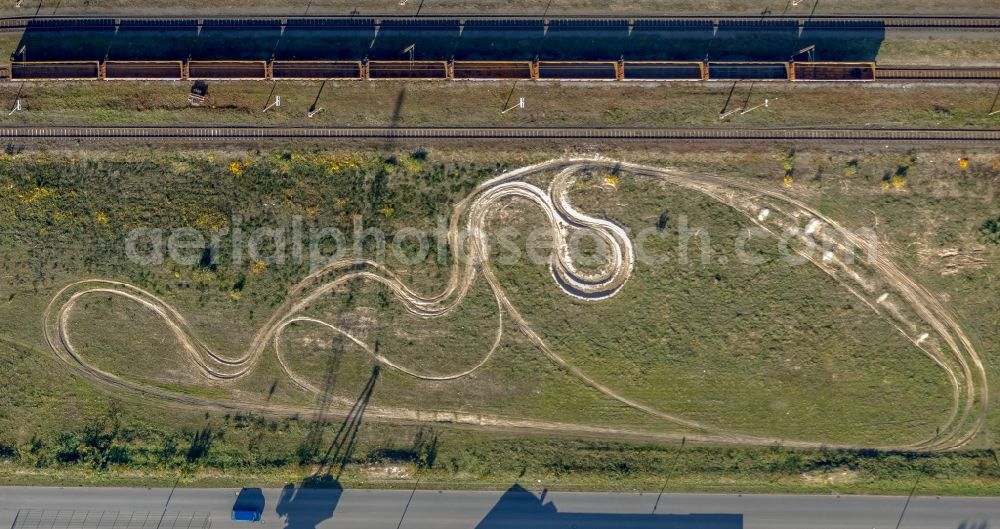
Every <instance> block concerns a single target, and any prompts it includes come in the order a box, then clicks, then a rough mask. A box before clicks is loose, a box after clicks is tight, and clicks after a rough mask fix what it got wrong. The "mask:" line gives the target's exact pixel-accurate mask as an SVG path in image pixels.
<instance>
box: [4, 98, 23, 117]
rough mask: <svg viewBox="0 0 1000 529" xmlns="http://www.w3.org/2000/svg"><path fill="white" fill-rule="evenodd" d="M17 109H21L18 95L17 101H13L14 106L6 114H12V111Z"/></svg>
mask: <svg viewBox="0 0 1000 529" xmlns="http://www.w3.org/2000/svg"><path fill="white" fill-rule="evenodd" d="M18 110H21V98H20V97H19V98H17V101H15V102H14V108H12V109H10V114H7V115H8V116H12V115H14V112H17V111H18Z"/></svg>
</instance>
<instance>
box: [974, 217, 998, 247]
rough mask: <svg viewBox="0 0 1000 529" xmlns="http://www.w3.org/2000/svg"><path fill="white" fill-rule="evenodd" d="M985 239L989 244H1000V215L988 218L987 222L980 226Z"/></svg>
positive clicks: (980, 231)
mask: <svg viewBox="0 0 1000 529" xmlns="http://www.w3.org/2000/svg"><path fill="white" fill-rule="evenodd" d="M979 233H980V234H982V237H983V241H985V242H986V243H988V244H1000V217H994V218H992V219H986V222H984V223H983V225H982V226H980V227H979Z"/></svg>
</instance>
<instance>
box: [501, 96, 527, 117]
mask: <svg viewBox="0 0 1000 529" xmlns="http://www.w3.org/2000/svg"><path fill="white" fill-rule="evenodd" d="M515 108H521V109H523V108H524V98H523V97H522V98H519V99H518V100H517V104H516V105H514V106H512V107H510V108H508V109H506V110H501V111H500V113H501V114H506V113H508V112H510V111H511V110H514V109H515Z"/></svg>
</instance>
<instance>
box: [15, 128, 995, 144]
mask: <svg viewBox="0 0 1000 529" xmlns="http://www.w3.org/2000/svg"><path fill="white" fill-rule="evenodd" d="M59 138H67V139H91V138H92V139H134V140H142V139H169V138H176V139H197V140H205V141H213V140H220V141H224V140H259V139H294V138H302V139H417V140H424V139H469V140H477V139H483V140H492V139H512V140H546V139H552V140H657V141H686V140H691V141H845V142H853V141H873V142H1000V129H996V130H991V129H975V130H946V129H850V128H840V129H796V128H777V129H764V128H588V127H533V128H519V127H266V126H148V127H129V126H116V127H96V126H6V127H0V140H3V141H10V140H17V139H59Z"/></svg>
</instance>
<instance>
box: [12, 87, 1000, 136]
mask: <svg viewBox="0 0 1000 529" xmlns="http://www.w3.org/2000/svg"><path fill="white" fill-rule="evenodd" d="M321 87H322V90H321ZM188 90H189V83H186V82H172V83H170V82H168V83H153V82H127V83H126V82H94V83H66V82H64V83H25V84H24V86H23V87H22V86H21V85H20V84H14V83H11V84H4V85H0V101H8V100H9V101H13V100H14V98H15V95H16V94H17V93H18V91H20V93H21V100H22V108H23V109H24V110H23V111H21V112H16V113H14V115H13V116H10V117H5V118H4V119H3V122H5V123H19V124H28V123H30V124H39V125H41V124H87V123H94V124H109V125H110V124H123V125H130V124H141V123H157V124H218V123H245V124H269V125H282V124H300V125H362V126H363V125H378V126H391V125H410V126H414V125H483V126H520V125H543V126H545V125H547V126H560V125H581V126H584V125H590V126H638V127H646V126H729V127H733V126H805V127H809V126H816V127H822V126H870V127H941V128H962V127H970V128H989V127H991V126H993V125H995V123H996V119H995V116H987V114H988V112H989V109H990V107H991V105H992V104H993V102H994V96H995V95H996V89H995V87H992V86H989V85H965V86H922V85H909V86H905V87H901V86H898V85H897V86H887V85H864V86H862V85H848V86H844V85H840V86H830V85H794V86H793V85H788V84H784V83H781V84H769V83H757V84H756V85H753V86H752V87H751V85H750V84H749V83H744V84H740V85H738V86H736V87H735V89H733V85H731V84H722V83H713V84H710V85H694V84H683V83H682V84H669V85H655V84H646V85H631V84H629V85H622V84H615V85H608V84H601V83H592V84H578V83H564V84H559V83H518V84H516V85H515V84H514V83H476V82H464V83H463V82H455V83H444V84H438V83H433V82H423V83H406V84H398V83H394V82H386V83H382V82H368V83H362V82H336V83H335V82H328V83H326V84H325V85H321V83H319V82H315V83H310V82H282V83H278V84H274V83H271V82H264V81H252V82H250V81H244V82H235V81H234V82H210V83H209V93H210V98H211V99H210V105H211V106H210V107H201V108H194V107H191V106H190V105H189V103H188V101H187V93H188ZM731 91H732V98H731V100H730V101H729V104H728V106H727V104H726V103H727V99H729V96H730V92H731ZM274 94H277V95H280V96H281V98H282V105H281V107H280V108H275V109H272V110H269V111H268V112H266V113H264V112H262V111H261V110H262V109H263V108H264V107H265V106H266V105H267V104H268V103H269V102H271V101H272V99H273V95H274ZM510 97H513V98H514V99H513V100H514V101H515V102H516V98H518V97H524V98H525V101H526V107H525V109H524V110H523V111H514V112H508V113H506V114H500V110H501V107H502V106H503V105H504V104H505V103H506V102H507V101H508V98H510ZM317 98H318V101H317ZM765 98H768V99H770V100H771V102H772V104H771V106H770V107H769V108H767V109H760V110H758V111H755V112H751V113H749V114H746V115H736V116H733V117H731V118H730V119H728V120H727V121H726V122H720V120H719V113H720V111H721V110H722V109H723V108H724V107H725V108H727V109H729V110H732V109H735V108H739V107H741V106H744V104H746V106H755V105H758V104H762V103H763V102H764V99H765ZM566 101H574V102H577V104H574V105H569V106H567V105H566ZM314 102H316V106H317V108H318V107H322V108H324V109H325V111H324V112H322V113H319V114H317V115H316V116H315V117H313V118H312V119H309V118H307V117H306V111H307V110H308V109H309V108H310V107H311V106H312V105H313V104H314ZM508 106H509V105H508Z"/></svg>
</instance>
